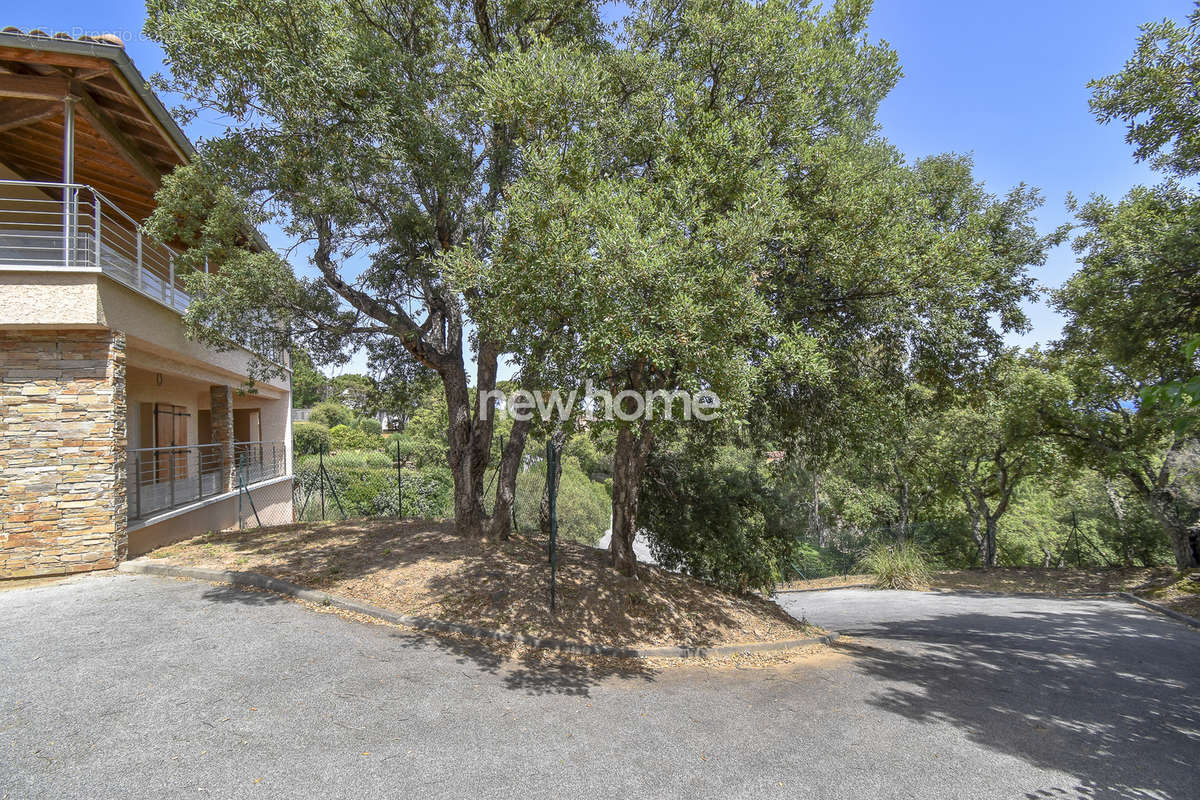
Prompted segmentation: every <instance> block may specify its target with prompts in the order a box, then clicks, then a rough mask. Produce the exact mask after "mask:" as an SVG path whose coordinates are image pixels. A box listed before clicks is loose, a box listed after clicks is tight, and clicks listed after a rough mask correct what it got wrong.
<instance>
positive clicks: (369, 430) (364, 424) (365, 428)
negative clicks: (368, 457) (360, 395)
mask: <svg viewBox="0 0 1200 800" xmlns="http://www.w3.org/2000/svg"><path fill="white" fill-rule="evenodd" d="M358 429H359V430H360V431H362V432H363V433H366V434H369V435H371V436H381V435H383V425H381V424H380V423H379V420H377V419H375V418H374V417H363V418H362V419H360V420H359V421H358Z"/></svg>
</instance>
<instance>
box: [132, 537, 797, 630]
mask: <svg viewBox="0 0 1200 800" xmlns="http://www.w3.org/2000/svg"><path fill="white" fill-rule="evenodd" d="M150 556H151V557H153V558H163V559H167V560H168V561H170V562H171V563H173V564H181V565H187V566H201V567H209V568H216V569H228V570H244V571H249V572H259V573H262V574H265V575H271V576H273V577H276V578H281V579H283V580H287V581H290V582H292V583H296V584H299V585H301V586H306V587H309V588H314V589H324V590H326V591H329V592H332V593H334V594H340V595H344V596H347V597H353V598H356V599H359V600H363V601H365V602H368V603H373V604H375V605H378V606H382V607H385V608H389V609H392V610H395V611H398V612H400V613H404V614H409V615H413V616H424V617H433V618H436V619H443V620H449V621H453V622H462V623H467V624H470V625H479V626H482V627H486V628H494V629H499V630H504V631H510V632H513V633H524V634H528V635H532V636H550V637H555V638H559V639H569V640H573V641H582V642H589V643H593V644H604V645H613V646H627V647H633V646H641V647H656V646H666V645H673V646H684V647H700V646H708V647H711V646H718V645H726V644H742V643H749V642H761V641H780V640H786V639H796V638H802V637H806V636H812V635H815V634H817V633H819V632H820V631H819V629H817V628H814V627H812V626H805V625H802V624H800V623H799V622H797V621H796V620H794V619H792V618H791V617H790V616H788V615H787V614H785V613H784V612H783V611H782V610H781V609H780V608H779V607H778V606H776V605H775V604H774V603H772V602H770V601H768V600H764V599H762V598H760V597H757V596H739V595H733V594H730V593H728V592H724V591H721V590H720V589H717V588H715V587H713V586H710V585H708V584H705V583H702V582H700V581H697V580H694V579H692V578H688V577H685V576H683V575H679V574H676V573H673V572H668V571H666V570H663V569H659V568H658V567H654V566H649V565H640V566H639V579H636V580H635V579H630V578H625V577H623V576H621V575H620V574H618V573H616V572H615V571H613V570H612V569H610V568H609V567H608V566H607V553H605V552H603V551H600V550H596V549H595V548H591V547H587V546H585V545H580V544H575V543H572V542H564V543H562V544H561V545H560V547H559V558H558V582H557V602H556V611H555V613H554V614H553V615H551V613H550V608H549V598H550V568H549V564H548V562H547V554H546V543H545V542H544V541H536V540H533V539H530V538H525V537H520V536H518V537H514V538H513V539H512V540H510V541H507V542H494V543H486V544H485V543H480V542H474V541H468V540H464V539H462V538H459V537H458V536H456V535H455V534H454V532H453V525H452V524H450V523H448V522H430V521H413V520H405V521H400V520H371V521H350V522H340V523H327V524H320V523H318V524H304V525H286V526H279V527H273V528H262V529H257V530H252V531H243V532H237V531H232V532H225V533H210V534H205V535H203V536H198V537H196V538H194V539H189V540H187V541H185V542H180V543H179V544H175V545H171V546H169V547H164V548H161V549H159V550H156V551H154V552H153V553H150Z"/></svg>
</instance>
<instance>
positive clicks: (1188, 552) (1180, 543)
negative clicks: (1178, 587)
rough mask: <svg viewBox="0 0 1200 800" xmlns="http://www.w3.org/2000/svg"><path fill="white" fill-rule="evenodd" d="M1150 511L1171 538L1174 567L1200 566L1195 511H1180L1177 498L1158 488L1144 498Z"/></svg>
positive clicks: (1197, 525) (1198, 527)
mask: <svg viewBox="0 0 1200 800" xmlns="http://www.w3.org/2000/svg"><path fill="white" fill-rule="evenodd" d="M1146 503H1147V505H1148V506H1149V507H1150V513H1151V515H1152V516H1153V517H1154V519H1155V520H1157V521H1158V524H1159V525H1161V526H1162V528H1163V530H1164V531H1166V533H1167V537H1168V538H1169V539H1170V540H1171V551H1172V552H1173V553H1174V554H1175V567H1176V569H1181V570H1183V569H1192V568H1195V567H1200V524H1197V522H1196V521H1195V517H1196V515H1195V513H1190V514H1187V517H1189V518H1190V520H1189V519H1185V518H1184V515H1183V514H1181V513H1180V509H1179V503H1178V502H1177V498H1176V497H1175V496H1174V495H1173V494H1172V493H1171V492H1169V491H1166V490H1158V491H1153V492H1151V493H1150V495H1149V497H1147V498H1146Z"/></svg>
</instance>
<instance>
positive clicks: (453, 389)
mask: <svg viewBox="0 0 1200 800" xmlns="http://www.w3.org/2000/svg"><path fill="white" fill-rule="evenodd" d="M442 385H443V387H444V389H445V393H446V408H447V412H448V416H449V421H450V424H449V427H448V428H447V430H446V440H447V445H448V448H447V453H446V456H447V461H448V463H449V466H450V474H451V476H452V477H453V478H454V529H455V531H456V532H457V533H458V535H459V536H464V537H467V538H470V539H481V538H483V535H484V529H483V521H484V512H483V472H482V470H480V469H478V465H476V464H475V452H476V448H475V447H474V446H473V445H474V441H473V439H474V436H473V434H474V430H473V425H472V424H471V395H470V393H469V392H468V390H467V377H466V373H465V372H463V371H461V370H452V371H449V372H447V373H445V374H443V376H442Z"/></svg>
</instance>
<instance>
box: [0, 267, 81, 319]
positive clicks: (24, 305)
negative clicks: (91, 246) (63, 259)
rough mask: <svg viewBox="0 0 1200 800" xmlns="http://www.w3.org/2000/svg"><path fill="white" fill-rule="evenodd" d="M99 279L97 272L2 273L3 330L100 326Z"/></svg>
mask: <svg viewBox="0 0 1200 800" xmlns="http://www.w3.org/2000/svg"><path fill="white" fill-rule="evenodd" d="M98 277H99V273H98V272H96V271H92V272H82V273H79V272H48V271H47V272H14V271H11V270H0V328H29V327H47V328H50V327H63V328H66V327H97V326H98V325H99V321H100V316H99V305H98V304H99V294H98V293H97V289H96V279H97V278H98Z"/></svg>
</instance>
